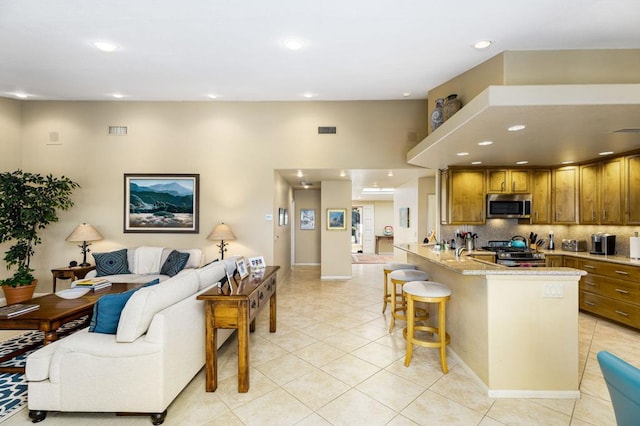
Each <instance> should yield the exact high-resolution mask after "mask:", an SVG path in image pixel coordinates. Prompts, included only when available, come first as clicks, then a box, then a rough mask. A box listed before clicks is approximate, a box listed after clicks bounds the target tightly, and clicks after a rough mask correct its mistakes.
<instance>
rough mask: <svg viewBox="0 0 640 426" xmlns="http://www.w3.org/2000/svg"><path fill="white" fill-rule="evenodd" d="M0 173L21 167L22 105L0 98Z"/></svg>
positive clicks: (15, 101)
mask: <svg viewBox="0 0 640 426" xmlns="http://www.w3.org/2000/svg"><path fill="white" fill-rule="evenodd" d="M0 129H2V130H1V131H0V172H6V171H13V170H16V169H19V168H20V167H21V165H22V146H21V144H20V142H21V139H22V103H21V101H17V100H13V99H6V98H0Z"/></svg>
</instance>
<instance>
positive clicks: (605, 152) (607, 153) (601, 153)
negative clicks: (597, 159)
mask: <svg viewBox="0 0 640 426" xmlns="http://www.w3.org/2000/svg"><path fill="white" fill-rule="evenodd" d="M611 154H613V151H604V152H599V153H598V155H611Z"/></svg>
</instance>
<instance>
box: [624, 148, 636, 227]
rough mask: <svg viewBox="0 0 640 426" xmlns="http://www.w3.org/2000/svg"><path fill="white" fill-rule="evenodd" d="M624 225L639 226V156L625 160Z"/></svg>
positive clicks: (631, 156) (632, 156)
mask: <svg viewBox="0 0 640 426" xmlns="http://www.w3.org/2000/svg"><path fill="white" fill-rule="evenodd" d="M625 160H626V161H625V163H626V164H625V166H626V167H625V168H626V171H625V172H626V173H625V176H626V178H625V190H624V193H625V197H624V198H625V200H626V205H625V217H626V220H625V223H626V224H627V225H639V224H640V190H639V188H640V154H637V155H630V156H628V157H626V158H625Z"/></svg>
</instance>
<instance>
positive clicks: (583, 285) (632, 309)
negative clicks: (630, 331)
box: [565, 258, 640, 328]
mask: <svg viewBox="0 0 640 426" xmlns="http://www.w3.org/2000/svg"><path fill="white" fill-rule="evenodd" d="M575 264H576V266H575V267H576V268H578V269H582V270H584V271H587V275H585V276H583V277H582V278H581V279H580V309H581V310H583V311H586V312H591V313H593V314H596V315H599V316H602V317H604V318H608V319H610V320H613V321H616V322H619V323H621V324H625V325H628V326H631V327H634V328H640V283H639V281H640V268H638V267H635V266H630V265H622V264H617V263H613V262H603V261H599V260H590V259H580V258H578V259H576V260H575ZM565 265H566V263H565Z"/></svg>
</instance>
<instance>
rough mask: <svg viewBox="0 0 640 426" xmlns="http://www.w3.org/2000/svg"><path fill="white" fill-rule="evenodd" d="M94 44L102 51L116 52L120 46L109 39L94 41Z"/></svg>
mask: <svg viewBox="0 0 640 426" xmlns="http://www.w3.org/2000/svg"><path fill="white" fill-rule="evenodd" d="M92 44H93V46H94V47H95V48H96V49H98V50H99V51H101V52H107V53H110V52H114V51H116V50H118V46H116V45H115V44H113V43H110V42H108V41H94V42H93V43H92Z"/></svg>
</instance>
